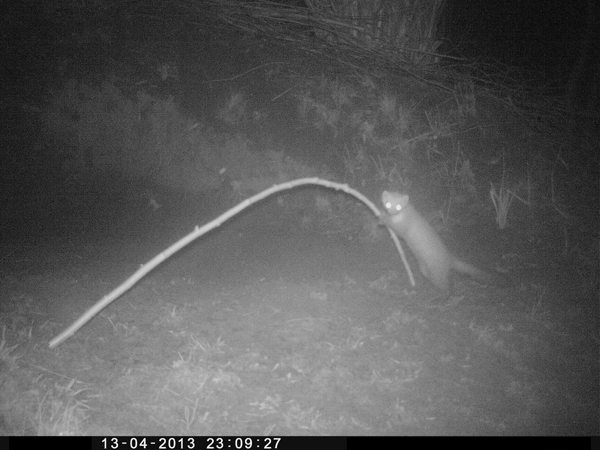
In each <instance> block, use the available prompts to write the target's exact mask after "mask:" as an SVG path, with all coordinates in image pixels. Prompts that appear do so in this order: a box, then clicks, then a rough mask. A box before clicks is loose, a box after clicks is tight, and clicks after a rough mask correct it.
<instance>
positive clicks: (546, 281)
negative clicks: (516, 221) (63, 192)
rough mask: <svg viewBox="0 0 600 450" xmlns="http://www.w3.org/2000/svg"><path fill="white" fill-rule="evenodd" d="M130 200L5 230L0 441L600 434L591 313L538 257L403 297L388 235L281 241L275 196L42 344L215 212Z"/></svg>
mask: <svg viewBox="0 0 600 450" xmlns="http://www.w3.org/2000/svg"><path fill="white" fill-rule="evenodd" d="M86 195H88V194H86ZM136 198H137V197H135V196H131V195H128V196H125V197H124V198H122V199H118V198H117V197H114V196H113V197H111V198H110V200H107V199H102V198H93V200H94V201H93V202H91V201H90V199H91V197H89V195H88V196H87V197H86V199H87V200H85V201H81V200H80V203H78V204H75V205H73V204H70V205H69V206H68V207H67V206H65V204H66V203H68V202H69V201H71V200H73V197H67V198H65V199H62V200H60V199H55V200H54V203H50V202H49V203H48V204H47V205H46V206H47V207H46V208H44V205H40V204H39V201H40V199H39V198H38V199H37V200H35V201H33V200H32V202H34V203H35V205H33V203H32V204H31V205H29V206H27V205H25V206H23V207H22V210H21V212H20V214H19V216H18V217H15V219H14V221H13V224H12V225H13V230H12V232H11V233H6V234H5V237H4V240H3V243H2V256H1V260H0V263H1V265H0V276H1V288H0V295H1V298H2V303H1V315H0V319H1V325H2V330H3V339H2V345H1V346H0V356H1V357H2V358H0V361H2V363H1V365H0V376H2V380H3V388H2V396H3V404H4V405H5V406H4V408H3V410H2V411H3V421H2V422H1V425H2V428H3V430H4V433H5V434H63V435H64V434H70V435H74V434H77V435H79V434H87V435H113V434H126V435H138V436H141V435H222V434H226V435H515V434H518V435H546V434H550V435H589V434H598V433H599V423H598V385H599V383H598V361H599V359H598V344H599V342H598V333H597V328H596V327H597V316H596V309H595V308H597V306H598V305H597V300H592V301H589V298H586V294H585V293H583V294H582V293H580V292H578V291H575V290H573V289H571V287H570V285H569V284H568V283H567V281H568V280H569V279H570V277H569V276H566V277H565V276H564V270H563V269H561V268H560V267H553V266H552V265H550V264H545V263H544V262H543V261H541V260H540V258H541V257H538V260H537V261H533V262H534V263H535V264H531V265H530V268H534V269H531V270H528V269H527V268H526V267H525V265H522V266H521V267H520V268H518V269H516V270H515V265H514V264H512V269H513V270H512V273H511V272H509V273H507V276H509V277H510V278H511V279H512V283H511V284H510V285H508V286H502V287H498V286H482V285H479V284H477V283H476V282H474V281H472V280H470V279H468V278H464V277H457V278H456V283H455V292H454V295H453V296H452V297H451V298H450V299H447V300H445V299H444V300H443V301H440V298H439V293H437V292H436V290H435V288H434V287H433V286H431V285H430V284H429V283H428V282H427V281H426V280H424V279H423V278H422V277H421V276H420V275H419V274H418V273H417V274H416V282H417V285H416V286H415V287H412V286H410V283H409V281H408V278H407V276H406V273H405V271H404V269H403V267H402V264H401V262H400V259H399V257H398V254H397V253H396V250H395V248H394V247H393V244H392V242H391V240H389V237H388V238H386V237H385V234H383V235H382V237H381V238H380V239H377V240H373V241H369V240H357V239H354V240H348V239H346V238H345V237H344V236H340V235H328V234H323V233H319V232H315V231H312V230H310V228H307V229H302V228H299V227H295V226H294V227H292V226H289V227H288V226H287V225H288V224H286V223H283V222H282V220H281V219H279V218H278V215H277V214H278V213H277V211H278V207H279V206H278V205H277V204H276V202H275V201H269V200H267V201H265V202H263V204H261V205H259V206H258V207H256V208H251V209H250V210H248V211H245V212H244V213H242V214H241V215H240V216H237V217H236V218H234V219H233V220H231V221H229V222H227V223H225V224H223V225H221V226H220V227H219V228H218V229H216V230H214V231H213V232H211V233H209V234H208V235H207V236H203V237H201V238H200V239H199V240H197V241H196V242H194V243H193V244H192V245H190V246H189V247H188V248H186V249H184V250H182V251H181V252H180V253H178V254H177V255H175V256H174V257H172V258H170V259H169V260H168V261H166V262H164V263H163V264H161V265H160V266H159V267H157V268H156V269H155V270H154V271H152V272H151V273H150V274H148V275H147V276H146V277H144V278H143V279H142V280H141V281H140V282H139V283H137V284H136V285H135V286H134V287H133V288H132V289H131V290H129V291H128V292H126V293H125V294H124V295H122V296H121V297H120V298H118V299H117V300H115V301H114V302H112V304H110V305H109V306H108V307H107V308H105V309H104V310H103V311H102V312H100V313H99V314H97V315H96V316H95V317H94V318H93V319H92V320H91V321H90V322H89V323H88V324H86V325H85V326H84V327H82V328H81V329H80V330H78V331H77V332H76V333H75V334H74V335H73V336H72V337H70V338H69V339H67V340H66V341H65V342H64V343H62V344H61V345H59V346H58V347H56V348H54V349H50V348H48V342H49V341H50V340H51V339H52V338H53V337H55V336H56V335H57V334H58V333H60V332H61V331H62V330H63V329H65V328H66V327H67V326H68V325H70V324H71V323H72V322H73V321H74V320H76V319H77V318H78V317H79V316H80V315H81V314H83V313H84V312H85V311H86V310H87V309H88V308H90V307H91V306H92V305H93V304H94V303H96V302H97V301H98V300H100V299H101V298H102V297H103V296H104V295H106V294H107V293H109V292H110V291H112V290H113V289H114V288H115V287H116V286H118V285H119V284H120V283H121V282H123V281H124V280H125V279H126V278H128V277H129V276H130V275H131V274H133V273H134V272H135V271H136V270H137V269H138V268H139V266H140V265H141V264H143V263H145V262H147V261H148V260H150V259H151V258H152V257H153V256H155V255H156V254H158V253H159V252H160V251H161V250H164V249H165V248H166V247H167V246H168V245H170V244H171V243H173V242H175V241H176V240H177V239H179V238H180V237H182V236H183V235H185V234H186V233H188V232H190V231H191V230H192V229H193V226H194V225H202V224H204V223H206V222H208V221H209V220H211V219H212V218H214V217H216V216H217V215H218V213H220V212H223V211H222V210H221V211H219V210H218V206H213V207H208V206H207V205H209V202H208V198H204V199H203V198H196V199H193V201H191V200H190V199H185V200H182V201H181V202H179V203H178V202H177V201H176V200H175V199H170V200H171V201H167V202H164V203H163V204H162V205H161V208H159V209H157V210H154V208H151V207H150V208H149V207H148V205H147V204H146V203H145V202H144V201H142V200H139V198H137V200H136ZM167 200H169V199H167ZM48 201H49V200H48ZM119 202H120V203H119ZM136 202H137V203H136ZM90 205H93V206H90ZM150 206H152V205H150ZM287 220H289V217H288V218H287V219H286V221H287ZM485 238H486V237H485V236H483V237H482V238H481V239H482V240H485ZM476 253H477V252H476V251H474V254H476ZM509 253H510V252H509V251H505V252H503V253H502V254H499V255H494V256H492V258H490V259H493V258H495V257H496V256H497V257H499V258H501V257H502V256H504V257H505V258H506V257H508V256H507V255H509ZM410 261H411V262H412V264H413V270H416V265H414V260H412V259H410ZM506 266H507V268H508V269H511V264H508V265H506ZM515 272H516V273H515ZM559 274H562V275H563V276H562V277H558V276H557V275H559ZM565 279H566V280H567V281H565ZM563 281H565V282H564V283H563ZM575 284H576V283H575Z"/></svg>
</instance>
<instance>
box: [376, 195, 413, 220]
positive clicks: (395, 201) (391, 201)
mask: <svg viewBox="0 0 600 450" xmlns="http://www.w3.org/2000/svg"><path fill="white" fill-rule="evenodd" d="M381 203H383V206H384V207H385V209H386V211H387V212H388V214H392V215H393V214H398V213H399V212H400V211H402V208H406V206H407V205H408V195H403V194H400V193H399V192H388V191H383V193H382V194H381Z"/></svg>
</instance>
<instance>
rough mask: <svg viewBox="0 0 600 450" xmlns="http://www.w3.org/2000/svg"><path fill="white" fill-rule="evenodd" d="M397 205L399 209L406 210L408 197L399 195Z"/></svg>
mask: <svg viewBox="0 0 600 450" xmlns="http://www.w3.org/2000/svg"><path fill="white" fill-rule="evenodd" d="M398 203H399V204H400V207H401V208H406V206H408V195H401V196H400V199H399V200H398Z"/></svg>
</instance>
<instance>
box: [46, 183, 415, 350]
mask: <svg viewBox="0 0 600 450" xmlns="http://www.w3.org/2000/svg"><path fill="white" fill-rule="evenodd" d="M306 184H316V185H319V186H324V187H327V188H332V189H336V190H340V191H343V192H345V193H347V194H349V195H352V196H354V197H356V198H357V199H359V200H360V201H362V202H363V203H364V204H365V205H367V206H368V207H369V208H370V209H371V211H373V213H374V214H375V215H376V216H377V217H379V216H380V215H381V212H380V211H379V210H378V209H377V207H376V206H375V205H374V204H373V203H372V202H371V201H370V200H369V199H368V198H367V197H365V196H364V195H362V194H361V193H360V192H358V191H356V190H354V189H352V188H350V187H349V186H348V185H347V184H339V183H334V182H332V181H327V180H321V179H319V178H300V179H298V180H293V181H288V182H287V183H282V184H276V185H274V186H272V187H270V188H269V189H266V190H264V191H263V192H260V193H258V194H256V195H254V196H252V197H250V198H247V199H246V200H244V201H243V202H241V203H240V204H239V205H237V206H235V207H234V208H231V209H230V210H229V211H226V212H225V213H223V214H221V215H220V216H219V217H217V218H216V219H214V220H212V221H211V222H209V223H207V224H206V225H204V226H202V227H200V228H198V226H196V227H195V228H194V231H192V232H191V233H189V234H188V235H187V236H184V237H183V238H181V239H180V240H179V241H177V242H175V243H174V244H173V245H171V246H170V247H168V248H167V249H166V250H164V251H163V252H161V253H159V254H158V255H156V256H155V257H154V258H152V259H151V260H150V261H148V262H147V263H146V264H144V265H142V266H141V267H140V268H139V269H138V270H137V271H136V272H135V273H134V274H133V275H131V276H130V277H129V278H128V279H127V280H125V281H124V282H123V283H121V284H120V285H119V286H117V288H115V289H114V290H113V291H112V292H110V293H109V294H107V295H106V296H104V297H103V298H102V299H100V300H99V301H98V302H96V303H95V304H94V305H93V306H92V307H91V308H90V309H88V310H87V311H86V312H84V313H83V314H82V315H81V316H80V317H79V318H78V319H77V320H76V321H75V322H73V323H72V324H71V325H70V326H69V327H68V328H67V329H66V330H64V331H63V332H62V333H60V334H59V335H58V336H56V337H55V338H54V339H52V340H51V341H50V344H49V345H50V348H54V347H56V346H57V345H59V344H61V343H62V342H63V341H65V340H66V339H67V338H69V337H70V336H72V335H73V334H75V333H76V332H77V330H79V329H80V328H81V327H82V326H84V325H85V324H86V323H88V322H89V321H90V320H91V319H92V318H93V317H94V316H95V315H96V314H98V313H99V312H100V311H102V310H103V309H104V308H106V307H107V306H108V305H109V304H111V303H112V302H113V301H115V300H116V299H117V298H119V297H120V296H121V295H123V294H124V293H125V292H127V291H128V290H129V289H131V288H132V287H133V286H134V285H135V284H136V283H137V282H138V281H139V280H140V279H142V278H143V277H144V276H145V275H146V274H147V273H148V272H150V271H151V270H152V269H154V268H155V267H156V266H158V265H159V264H161V263H162V262H163V261H165V260H166V259H167V258H169V257H171V256H172V255H173V254H174V253H176V252H178V251H179V250H181V249H182V248H183V247H185V246H186V245H188V244H189V243H191V242H192V241H194V240H196V239H198V238H199V237H200V236H202V235H203V234H206V233H208V232H209V231H210V230H212V229H214V228H217V227H218V226H220V225H221V224H222V223H223V222H225V221H226V220H228V219H230V218H231V217H233V216H235V215H236V214H238V213H239V212H240V211H242V210H244V209H246V208H247V207H248V206H250V205H252V204H253V203H256V202H258V201H260V200H262V199H264V198H266V197H268V196H269V195H272V194H274V193H276V192H280V191H285V190H287V189H292V188H295V187H297V186H302V185H306ZM389 232H390V235H391V236H392V239H393V240H394V243H395V244H396V248H397V249H398V252H399V253H400V257H401V258H402V262H403V263H404V267H405V268H406V271H407V272H408V275H409V277H410V281H411V283H412V285H413V286H414V285H415V282H414V278H413V275H412V271H411V270H410V266H409V265H408V261H407V260H406V256H405V255H404V251H403V249H402V246H401V245H400V241H398V238H397V237H396V235H395V234H394V232H393V231H391V230H389Z"/></svg>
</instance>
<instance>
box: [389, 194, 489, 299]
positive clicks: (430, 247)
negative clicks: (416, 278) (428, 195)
mask: <svg viewBox="0 0 600 450" xmlns="http://www.w3.org/2000/svg"><path fill="white" fill-rule="evenodd" d="M381 201H382V203H383V206H384V207H385V209H386V211H387V212H388V214H382V215H381V216H380V220H381V221H382V222H383V223H384V224H385V225H387V226H388V227H389V228H390V229H391V230H392V231H394V233H396V235H398V237H400V238H402V239H403V240H404V242H406V244H407V245H408V247H409V248H410V250H411V251H412V253H413V254H414V255H415V257H416V258H417V261H418V262H419V268H420V270H421V273H422V274H423V275H424V276H425V277H426V278H427V279H429V280H430V281H431V282H432V283H433V284H434V285H435V286H436V287H437V288H439V289H440V290H441V291H443V292H444V294H446V295H450V292H451V289H452V284H451V280H450V275H451V271H452V270H456V271H458V272H462V273H465V274H467V275H470V276H472V277H473V278H475V279H476V280H477V281H479V282H481V283H484V284H488V283H493V282H494V280H495V278H494V277H493V276H492V275H490V274H488V273H487V272H484V271H483V270H479V269H478V268H476V267H474V266H472V265H471V264H468V263H466V262H464V261H461V260H460V259H458V258H457V257H455V256H454V255H452V254H451V253H450V252H449V251H448V249H447V248H446V246H445V245H444V242H443V241H442V239H441V238H440V236H439V235H438V234H437V233H436V232H435V230H434V229H433V228H432V227H431V225H430V224H429V222H427V220H426V219H425V218H424V217H423V216H422V215H421V214H420V213H419V212H418V211H417V210H416V209H415V208H414V207H413V206H412V205H411V204H410V203H409V201H408V195H401V194H399V193H397V192H388V191H383V194H381Z"/></svg>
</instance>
